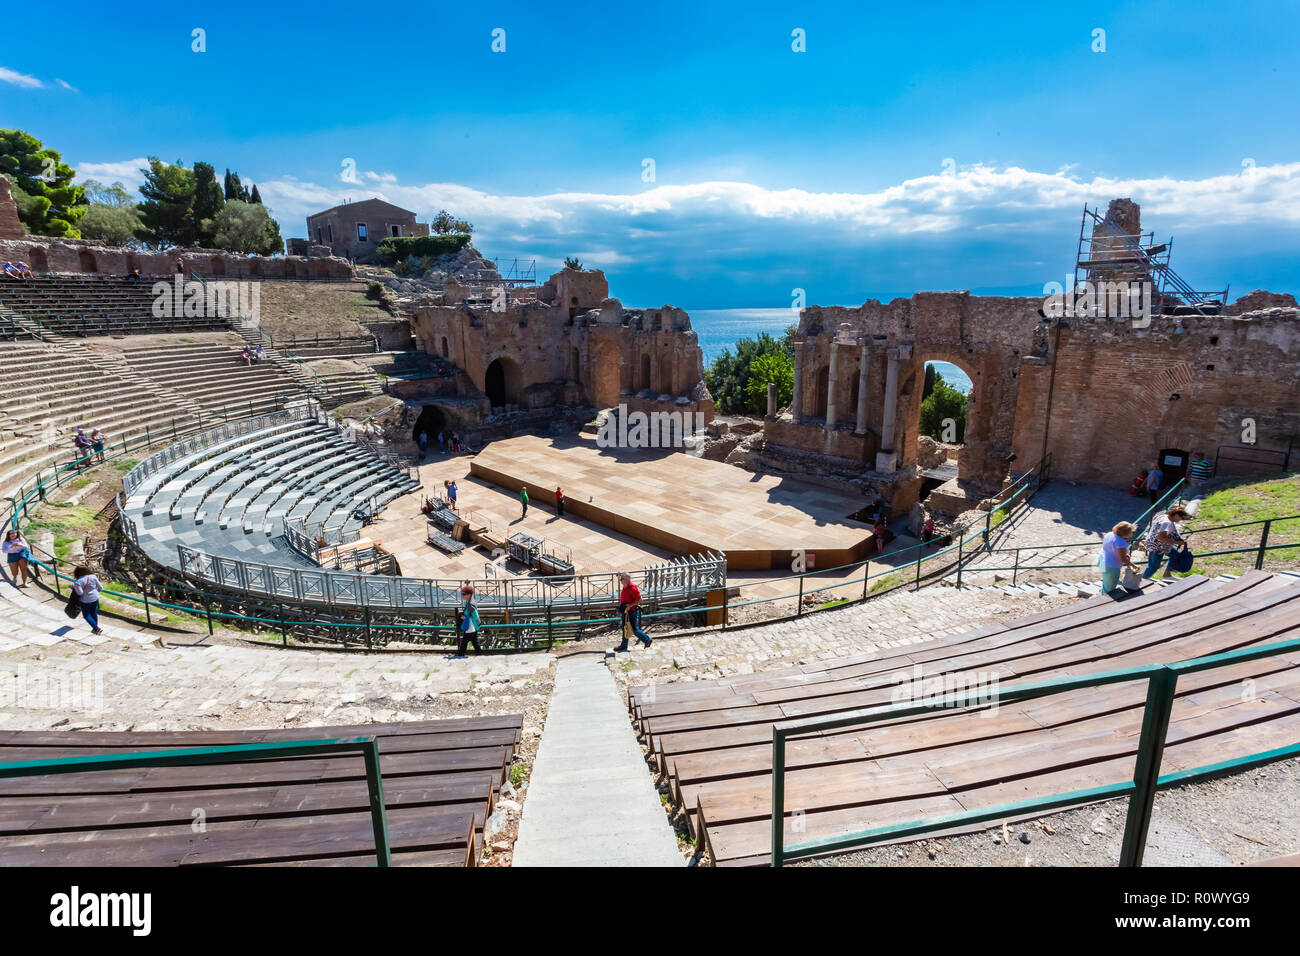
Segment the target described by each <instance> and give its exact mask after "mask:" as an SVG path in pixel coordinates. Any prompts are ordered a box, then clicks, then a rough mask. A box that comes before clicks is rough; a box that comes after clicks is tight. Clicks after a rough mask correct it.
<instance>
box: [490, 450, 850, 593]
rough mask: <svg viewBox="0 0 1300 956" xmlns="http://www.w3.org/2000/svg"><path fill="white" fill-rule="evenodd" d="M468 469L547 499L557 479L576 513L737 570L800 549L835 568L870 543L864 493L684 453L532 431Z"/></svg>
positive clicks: (771, 564) (779, 561) (784, 560)
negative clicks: (720, 559)
mask: <svg viewBox="0 0 1300 956" xmlns="http://www.w3.org/2000/svg"><path fill="white" fill-rule="evenodd" d="M470 474H471V475H473V476H475V477H476V478H478V479H480V480H483V481H488V482H491V483H493V484H495V485H497V486H499V487H502V488H506V489H508V490H509V491H512V492H516V493H517V492H518V491H519V489H520V488H521V487H525V486H526V487H527V488H528V495H529V497H530V498H531V499H532V500H533V501H535V502H537V503H538V504H540V505H543V506H546V507H550V506H552V505H553V504H554V502H555V488H556V486H557V485H559V486H561V487H563V488H564V493H565V497H566V499H567V501H566V504H565V508H566V510H567V511H569V512H570V513H572V514H573V515H574V516H575V517H579V518H583V519H586V520H589V521H592V522H595V523H597V524H600V525H604V526H605V527H607V528H610V529H611V530H613V531H616V532H619V533H620V534H624V535H627V536H629V537H632V538H636V539H637V540H639V541H643V542H645V543H646V544H648V545H651V546H653V547H656V548H663V549H665V550H667V551H670V552H673V553H675V554H698V553H701V552H705V551H715V552H717V551H723V552H726V555H727V567H728V569H729V570H732V571H756V570H767V569H783V570H789V567H790V561H791V554H792V552H794V551H796V550H803V551H807V552H813V553H814V554H815V555H816V567H818V568H829V567H834V566H836V565H840V564H847V563H849V562H851V561H860V560H862V559H863V558H865V557H866V556H867V554H868V552H869V551H870V550H871V547H872V543H871V527H870V526H869V525H867V524H865V523H863V522H861V521H853V520H850V519H849V518H848V515H850V514H852V513H854V512H855V511H858V510H859V509H861V508H862V507H863V506H864V504H865V499H863V498H861V497H855V496H852V495H848V494H842V493H839V492H837V491H834V490H832V489H828V488H825V487H823V486H821V485H818V484H815V483H813V482H808V481H800V480H799V479H794V478H778V477H775V476H771V475H758V474H754V473H752V472H748V471H745V470H744V469H741V468H737V467H736V466H735V465H728V464H725V463H723V462H717V461H708V460H706V459H703V458H696V457H694V456H692V455H688V454H685V453H683V452H665V451H662V450H644V451H641V450H635V451H634V450H628V449H622V448H619V449H609V448H599V447H597V446H596V444H595V442H594V441H592V440H590V439H574V438H571V437H567V436H566V437H564V438H541V437H537V436H532V435H526V436H520V437H518V438H510V439H506V440H504V441H498V442H493V443H492V444H491V445H489V446H487V447H486V448H485V449H483V451H481V452H479V454H478V455H477V456H476V457H475V458H474V459H473V461H472V462H471V464H470ZM574 557H575V560H577V559H579V557H580V556H579V555H575V556H574Z"/></svg>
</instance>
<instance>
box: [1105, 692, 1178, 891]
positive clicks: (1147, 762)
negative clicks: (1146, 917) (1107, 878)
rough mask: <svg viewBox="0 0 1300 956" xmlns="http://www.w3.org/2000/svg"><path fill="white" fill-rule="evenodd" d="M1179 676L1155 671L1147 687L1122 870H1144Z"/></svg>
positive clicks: (1121, 858) (1123, 849) (1125, 830)
mask: <svg viewBox="0 0 1300 956" xmlns="http://www.w3.org/2000/svg"><path fill="white" fill-rule="evenodd" d="M1177 686H1178V674H1177V673H1175V672H1174V671H1172V670H1170V669H1169V668H1168V667H1162V668H1161V669H1160V670H1158V671H1155V672H1154V673H1153V674H1152V675H1151V677H1150V678H1149V680H1148V683H1147V700H1146V706H1145V707H1144V708H1143V711H1142V736H1141V737H1140V738H1139V739H1138V752H1137V764H1136V766H1135V767H1134V771H1133V784H1134V787H1135V789H1134V791H1133V795H1132V796H1131V797H1129V801H1128V818H1127V819H1126V820H1125V821H1124V844H1123V847H1122V848H1121V850H1120V856H1119V865H1120V866H1141V865H1142V853H1143V851H1144V850H1145V849H1146V842H1147V829H1148V828H1149V827H1150V826H1151V807H1152V804H1153V803H1154V801H1155V796H1156V783H1157V781H1158V780H1159V778H1160V761H1161V759H1162V758H1163V757H1164V753H1165V736H1166V735H1167V734H1168V733H1169V714H1170V712H1171V711H1172V710H1173V708H1174V690H1175V688H1176V687H1177Z"/></svg>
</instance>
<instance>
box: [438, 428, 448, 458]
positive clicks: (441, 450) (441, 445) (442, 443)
mask: <svg viewBox="0 0 1300 956" xmlns="http://www.w3.org/2000/svg"><path fill="white" fill-rule="evenodd" d="M446 453H447V436H445V435H444V434H443V433H442V432H438V454H439V455H445V454H446Z"/></svg>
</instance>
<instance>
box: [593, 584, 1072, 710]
mask: <svg viewBox="0 0 1300 956" xmlns="http://www.w3.org/2000/svg"><path fill="white" fill-rule="evenodd" d="M1077 600H1079V596H1078V594H1077V593H1058V594H1048V593H1045V592H1042V591H1036V590H1026V591H1022V592H1019V593H1006V592H1004V591H1002V590H1000V589H993V588H978V589H977V588H962V589H961V590H954V589H951V588H922V589H921V590H920V591H895V592H893V593H891V594H886V595H884V596H882V597H879V598H876V599H874V600H872V601H868V602H866V603H865V604H859V605H854V606H851V607H847V608H842V609H833V610H829V611H822V612H819V613H817V614H808V615H805V616H804V617H802V618H798V619H796V620H793V621H784V622H778V623H774V624H766V625H762V626H756V627H750V628H744V629H741V630H728V631H725V632H722V631H715V632H712V633H709V634H702V635H695V636H688V637H671V636H663V637H660V638H658V639H656V640H655V641H654V644H653V645H652V646H651V647H650V648H648V649H647V648H643V647H641V646H640V645H637V644H633V645H632V648H633V649H632V650H631V651H630V652H628V653H625V654H613V653H612V648H613V645H614V644H615V643H616V641H615V639H614V638H612V637H610V638H608V639H607V644H608V646H609V647H610V648H611V653H610V655H609V657H608V658H607V660H608V663H609V664H610V667H611V670H612V671H613V673H614V676H615V679H617V680H619V681H620V682H622V684H623V685H624V686H626V685H627V684H629V683H631V684H634V685H635V684H642V683H647V682H657V681H664V682H669V683H671V682H674V681H682V680H710V679H714V678H718V677H731V676H734V675H736V674H750V673H753V672H754V671H762V670H774V669H778V668H782V667H792V666H794V665H797V664H800V663H804V662H807V661H818V660H829V659H831V658H835V657H846V656H850V655H854V654H863V653H867V652H870V651H874V650H878V649H880V648H888V647H901V646H903V645H906V644H916V643H920V642H921V641H926V640H929V639H931V638H934V637H941V636H944V635H948V634H960V633H961V632H962V631H968V630H971V629H972V628H975V627H978V626H979V625H980V624H982V623H984V622H985V621H989V620H992V619H994V618H998V617H1007V618H1008V619H1011V618H1015V617H1023V616H1026V615H1029V614H1036V613H1038V612H1039V611H1044V610H1047V609H1048V608H1052V607H1060V606H1063V605H1066V604H1070V603H1073V602H1074V601H1077ZM649 633H650V635H651V637H654V636H655V633H654V629H653V628H651V629H650V630H649ZM594 640H596V639H595V638H592V639H589V640H587V641H583V642H582V643H581V645H575V646H589V645H590V644H591V643H592V642H593V641H594Z"/></svg>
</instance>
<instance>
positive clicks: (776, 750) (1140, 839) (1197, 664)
mask: <svg viewBox="0 0 1300 956" xmlns="http://www.w3.org/2000/svg"><path fill="white" fill-rule="evenodd" d="M1298 649H1300V639H1296V640H1289V641H1282V642H1279V643H1276V644H1267V645H1264V646H1262V647H1255V648H1245V649H1241V650H1235V651H1226V652H1224V653H1222V654H1213V655H1210V656H1207V657H1198V658H1194V659H1192V660H1186V661H1181V662H1179V663H1176V664H1165V665H1161V664H1147V665H1142V666H1139V667H1131V668H1126V669H1123V670H1115V671H1103V672H1101V673H1097V674H1088V675H1084V676H1081V677H1067V678H1062V679H1060V680H1053V681H1044V682H1041V683H1034V684H1024V685H1020V686H1016V687H1009V688H1007V689H1005V690H1002V689H998V690H997V691H996V693H990V692H989V691H988V690H987V689H979V690H975V691H966V692H964V693H957V694H950V695H948V696H946V697H943V698H941V699H939V700H936V701H932V702H930V703H923V704H908V703H900V704H888V705H882V706H879V707H869V708H865V709H863V710H855V711H851V712H849V713H846V714H842V715H839V716H835V717H810V718H805V719H802V720H792V721H783V722H780V723H776V724H773V726H772V865H773V866H781V865H783V864H784V863H785V862H786V861H788V860H793V859H798V858H801V857H808V856H814V855H817V854H822V853H833V852H839V851H843V850H850V849H854V848H857V847H865V846H871V845H873V844H877V843H882V842H884V841H887V840H895V839H900V838H904V837H913V836H922V835H924V834H926V833H934V832H936V831H940V830H947V829H951V828H953V827H958V826H964V825H969V824H975V823H986V822H988V821H990V820H998V819H1003V818H1006V817H1021V816H1032V815H1033V814H1035V813H1040V812H1042V811H1046V810H1056V809H1060V808H1062V807H1068V806H1074V805H1077V804H1082V803H1092V802H1095V801H1098V800H1107V799H1112V798H1115V797H1121V796H1128V797H1129V807H1128V817H1127V819H1126V821H1125V824H1124V841H1123V846H1122V849H1121V852H1120V865H1121V866H1126V867H1133V866H1141V865H1142V855H1143V851H1144V849H1145V847H1146V835H1147V829H1148V828H1149V826H1150V823H1151V807H1152V803H1153V800H1154V799H1155V792H1156V791H1157V790H1161V789H1165V788H1167V787H1171V786H1174V785H1175V784H1181V783H1190V782H1193V781H1196V780H1203V779H1206V778H1208V777H1212V776H1217V775H1220V774H1224V773H1230V772H1233V771H1237V770H1244V769H1248V768H1250V767H1254V766H1258V765H1260V764H1264V763H1270V762H1272V761H1274V760H1282V759H1285V758H1287V757H1293V756H1297V755H1300V743H1296V744H1291V745H1288V746H1285V747H1278V748H1274V749H1271V750H1265V751H1258V752H1255V753H1251V754H1247V755H1245V756H1241V757H1235V758H1232V759H1229V760H1222V761H1218V762H1216V763H1212V764H1204V765H1202V766H1199V767H1193V768H1191V769H1189V770H1180V771H1177V772H1174V773H1169V774H1164V775H1161V774H1160V764H1161V761H1162V760H1163V758H1164V749H1165V737H1166V736H1167V734H1168V731H1169V718H1170V714H1171V713H1172V711H1173V703H1174V696H1175V694H1176V691H1177V686H1178V678H1179V677H1180V676H1181V675H1183V674H1192V673H1196V672H1198V671H1206V670H1212V669H1214V668H1217V667H1224V666H1227V665H1230V664H1241V663H1245V662H1248V661H1254V660H1260V659H1261V658H1266V657H1273V656H1276V655H1278V654H1285V653H1288V652H1291V651H1295V650H1298ZM1132 681H1146V682H1147V694H1146V702H1145V704H1144V705H1143V710H1142V731H1141V736H1140V738H1139V741H1138V750H1137V759H1136V763H1135V767H1134V772H1133V779H1132V780H1126V781H1123V782H1120V783H1113V784H1107V785H1104V786H1099V787H1088V788H1086V789H1083V790H1072V791H1069V792H1067V793H1058V794H1054V795H1051V796H1047V797H1039V798H1036V799H1029V800H1018V801H1015V802H1013V803H1003V804H998V805H997V806H992V807H985V808H981V809H977V810H969V811H966V812H964V813H952V814H946V815H944V816H941V817H933V818H930V819H927V820H919V821H915V822H911V823H902V824H894V825H892V826H883V827H871V828H868V829H864V830H860V831H857V832H855V833H848V834H845V835H842V836H834V837H825V838H822V839H817V840H807V841H804V842H802V843H796V844H793V845H786V843H785V812H786V811H785V758H786V743H787V741H788V740H789V739H790V738H791V737H803V736H811V735H818V734H822V733H825V732H826V731H830V730H839V729H843V728H846V727H858V726H864V725H867V724H873V723H876V722H878V721H881V720H890V719H897V718H902V717H912V716H917V715H920V714H928V713H933V712H934V711H938V710H946V709H953V708H966V707H972V706H985V707H986V706H989V705H991V704H1002V703H1015V702H1019V701H1025V700H1034V699H1036V698H1039V697H1047V696H1050V695H1053V694H1060V693H1065V692H1067V691H1072V690H1081V689H1086V688H1092V687H1102V686H1105V685H1108V684H1120V683H1127V682H1132Z"/></svg>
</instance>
